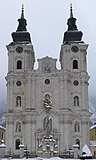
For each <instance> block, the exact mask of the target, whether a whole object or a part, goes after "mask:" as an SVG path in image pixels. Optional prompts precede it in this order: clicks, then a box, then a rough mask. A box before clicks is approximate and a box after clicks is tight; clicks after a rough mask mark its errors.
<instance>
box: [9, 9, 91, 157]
mask: <svg viewBox="0 0 96 160" xmlns="http://www.w3.org/2000/svg"><path fill="white" fill-rule="evenodd" d="M18 22H19V25H18V28H17V30H16V32H13V33H12V39H13V42H11V43H10V44H9V45H7V50H8V74H7V76H6V81H7V111H6V153H8V151H9V150H11V151H12V153H13V154H14V155H19V145H20V144H21V143H23V144H24V146H25V148H27V150H28V153H29V155H30V156H33V155H38V156H43V157H47V156H48V155H47V153H49V152H50V156H56V155H64V154H66V153H67V151H68V150H69V149H72V147H73V145H74V144H78V145H79V149H82V147H83V146H84V145H85V144H89V135H88V132H89V116H90V114H89V108H88V80H89V75H88V73H87V60H86V56H87V48H88V45H87V44H85V43H84V42H83V41H82V35H83V33H82V32H81V31H78V29H77V25H76V18H74V16H73V11H72V6H71V7H70V18H69V19H68V22H67V25H68V30H67V31H66V32H65V33H64V38H63V43H62V45H61V51H60V64H61V69H60V70H58V69H57V68H56V61H57V59H54V58H52V57H49V56H45V57H43V58H41V59H38V60H37V61H38V69H37V70H35V69H34V63H35V53H34V49H33V45H32V42H31V38H30V33H29V32H27V29H26V25H27V23H26V19H25V18H24V9H23V7H22V12H21V18H20V19H18Z"/></svg>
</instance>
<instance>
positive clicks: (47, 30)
mask: <svg viewBox="0 0 96 160" xmlns="http://www.w3.org/2000/svg"><path fill="white" fill-rule="evenodd" d="M70 3H72V6H73V14H74V17H75V18H77V22H76V23H77V27H78V30H81V31H82V32H83V41H84V42H85V43H87V44H89V48H88V56H87V57H88V65H87V66H88V73H89V75H90V81H89V94H90V95H91V97H92V98H93V99H96V75H95V73H96V17H95V15H96V0H92V1H90V0H86V1H85V0H80V1H79V0H8V1H7V0H2V2H1V4H0V84H1V85H0V93H1V100H2V99H4V100H5V99H6V81H5V76H6V74H7V61H8V57H7V50H6V45H8V44H9V43H10V42H11V41H12V38H11V33H12V32H14V31H16V29H17V26H18V22H17V19H18V18H20V15H21V8H22V4H24V8H25V18H26V19H27V24H28V25H27V30H28V31H29V32H30V34H31V40H32V43H33V45H34V50H35V54H36V59H37V58H42V57H44V56H50V57H53V58H57V59H58V61H59V55H60V47H61V44H62V40H63V34H64V32H65V31H66V30H67V19H68V18H69V9H70ZM95 102H96V100H95Z"/></svg>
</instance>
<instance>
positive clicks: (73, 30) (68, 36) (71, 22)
mask: <svg viewBox="0 0 96 160" xmlns="http://www.w3.org/2000/svg"><path fill="white" fill-rule="evenodd" d="M67 25H68V30H67V31H66V32H65V33H64V39H63V43H66V42H73V41H74V42H80V41H81V39H82V35H83V33H82V32H81V31H78V29H77V26H76V18H74V17H73V11H72V4H71V5H70V18H69V19H68V21H67Z"/></svg>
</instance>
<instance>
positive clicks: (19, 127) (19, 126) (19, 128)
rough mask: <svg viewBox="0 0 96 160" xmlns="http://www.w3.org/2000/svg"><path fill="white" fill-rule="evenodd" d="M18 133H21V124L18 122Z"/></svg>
mask: <svg viewBox="0 0 96 160" xmlns="http://www.w3.org/2000/svg"><path fill="white" fill-rule="evenodd" d="M16 132H21V122H16Z"/></svg>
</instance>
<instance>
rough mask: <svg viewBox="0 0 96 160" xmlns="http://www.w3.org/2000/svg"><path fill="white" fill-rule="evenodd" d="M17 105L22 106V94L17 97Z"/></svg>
mask: <svg viewBox="0 0 96 160" xmlns="http://www.w3.org/2000/svg"><path fill="white" fill-rule="evenodd" d="M16 106H21V96H17V97H16Z"/></svg>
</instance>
